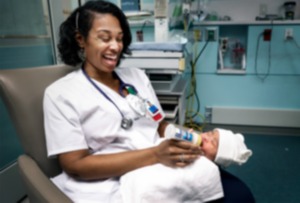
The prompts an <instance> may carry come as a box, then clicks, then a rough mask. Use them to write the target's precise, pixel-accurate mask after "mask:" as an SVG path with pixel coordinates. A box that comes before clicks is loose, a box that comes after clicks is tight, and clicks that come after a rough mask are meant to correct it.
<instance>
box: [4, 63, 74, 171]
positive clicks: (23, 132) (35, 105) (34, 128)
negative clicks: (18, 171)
mask: <svg viewBox="0 0 300 203" xmlns="http://www.w3.org/2000/svg"><path fill="white" fill-rule="evenodd" d="M74 69H75V67H71V66H67V65H54V66H43V67H34V68H23V69H10V70H0V95H1V96H2V98H3V101H4V103H5V104H6V107H7V109H8V112H9V114H10V116H11V119H12V123H13V125H14V127H15V129H16V132H17V134H18V136H19V139H20V141H21V145H22V147H23V150H24V153H25V154H27V155H29V156H30V157H32V158H33V159H34V160H35V161H36V162H37V164H38V165H39V167H40V168H41V169H42V171H43V172H44V173H45V174H46V175H47V176H48V177H52V176H55V175H57V174H58V173H59V172H61V168H60V166H59V164H58V160H57V159H48V158H47V152H46V143H45V133H44V123H43V120H44V119H43V96H44V90H45V88H46V87H47V86H48V85H49V84H51V83H52V82H54V81H55V80H57V79H58V78H60V77H62V76H64V75H66V74H67V73H69V72H71V71H72V70H74Z"/></svg>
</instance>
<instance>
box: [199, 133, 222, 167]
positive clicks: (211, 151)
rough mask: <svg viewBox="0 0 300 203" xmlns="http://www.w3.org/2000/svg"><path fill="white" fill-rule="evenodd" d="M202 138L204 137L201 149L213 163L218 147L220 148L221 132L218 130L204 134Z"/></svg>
mask: <svg viewBox="0 0 300 203" xmlns="http://www.w3.org/2000/svg"><path fill="white" fill-rule="evenodd" d="M201 136H202V144H201V148H202V151H203V153H204V155H205V156H206V157H207V158H208V159H210V160H212V161H213V160H215V158H216V155H217V152H218V146H219V131H217V130H213V131H208V132H205V133H202V134H201Z"/></svg>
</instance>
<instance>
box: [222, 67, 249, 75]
mask: <svg viewBox="0 0 300 203" xmlns="http://www.w3.org/2000/svg"><path fill="white" fill-rule="evenodd" d="M217 73H218V74H224V75H226V74H227V75H245V74H246V70H244V69H233V68H224V69H218V70H217Z"/></svg>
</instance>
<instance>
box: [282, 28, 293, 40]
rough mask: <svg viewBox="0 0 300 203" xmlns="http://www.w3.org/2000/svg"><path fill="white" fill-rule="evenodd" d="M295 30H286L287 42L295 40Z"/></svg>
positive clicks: (285, 37)
mask: <svg viewBox="0 0 300 203" xmlns="http://www.w3.org/2000/svg"><path fill="white" fill-rule="evenodd" d="M293 35H294V32H293V29H292V28H286V29H285V33H284V39H285V40H289V39H293Z"/></svg>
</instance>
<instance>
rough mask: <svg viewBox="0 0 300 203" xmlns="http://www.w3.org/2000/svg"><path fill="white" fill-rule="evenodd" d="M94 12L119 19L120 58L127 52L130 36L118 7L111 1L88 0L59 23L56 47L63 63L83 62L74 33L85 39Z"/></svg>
mask: <svg viewBox="0 0 300 203" xmlns="http://www.w3.org/2000/svg"><path fill="white" fill-rule="evenodd" d="M95 13H101V14H111V15H113V16H115V17H116V18H117V19H118V20H119V22H120V25H121V29H122V31H123V50H122V53H121V58H123V57H124V53H127V52H128V47H129V45H130V43H131V40H132V37H131V32H130V27H129V24H128V22H127V19H126V16H125V15H124V13H123V12H122V11H121V10H120V8H119V7H117V6H116V5H115V4H113V3H111V2H108V1H104V0H98V1H88V2H86V3H85V4H84V5H83V6H81V7H78V8H77V9H75V10H74V11H73V12H72V13H71V15H70V16H69V17H68V18H67V19H66V20H65V21H64V22H63V23H62V24H61V25H60V29H59V43H58V46H57V47H58V50H59V54H60V58H61V60H62V61H63V62H64V63H65V64H68V65H72V66H76V65H78V64H80V63H82V62H83V61H82V59H81V58H80V57H79V56H78V52H79V50H80V49H81V48H80V47H79V45H78V43H77V41H76V38H75V35H76V32H79V33H80V34H81V35H82V36H83V37H84V39H87V36H88V33H89V31H90V29H91V27H92V23H93V20H94V15H95ZM76 16H77V17H76ZM76 18H78V19H76ZM76 24H77V25H76ZM76 26H77V27H76ZM119 63H120V60H119V61H118V65H119Z"/></svg>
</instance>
